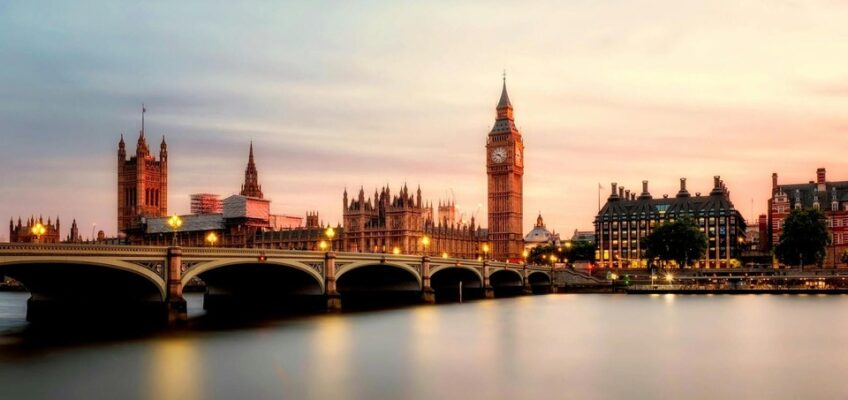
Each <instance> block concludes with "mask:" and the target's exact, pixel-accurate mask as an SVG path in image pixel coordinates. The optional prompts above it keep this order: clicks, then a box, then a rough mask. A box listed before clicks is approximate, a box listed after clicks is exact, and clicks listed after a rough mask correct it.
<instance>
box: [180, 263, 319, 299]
mask: <svg viewBox="0 0 848 400" xmlns="http://www.w3.org/2000/svg"><path fill="white" fill-rule="evenodd" d="M254 264H258V265H267V266H270V267H283V268H291V269H295V270H298V271H301V272H304V273H306V274H308V275H309V276H311V277H312V278H314V279H315V283H316V284H317V285H318V286H319V287H320V288H321V293H323V292H324V275H323V274H321V273H319V272H318V271H317V270H316V269H315V268H313V267H311V266H309V265H306V264H304V263H302V262H298V261H292V260H273V259H271V260H266V261H264V262H261V263H259V262H258V261H257V260H256V259H255V258H246V259H236V260H233V259H224V260H215V261H207V262H202V263H199V264H197V265H194V266H192V267H191V268H189V269H187V270H186V271H185V272H184V273H183V276H182V284H183V286H185V285H187V284H188V283H189V282H191V280H192V279H193V278H195V277H200V275H201V274H204V273H206V272H209V271H212V270H215V269H219V268H228V267H235V266H239V265H254ZM201 279H202V278H201Z"/></svg>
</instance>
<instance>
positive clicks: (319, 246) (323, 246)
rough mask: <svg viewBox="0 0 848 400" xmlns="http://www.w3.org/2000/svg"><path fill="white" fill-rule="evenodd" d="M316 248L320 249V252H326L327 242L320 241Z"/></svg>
mask: <svg viewBox="0 0 848 400" xmlns="http://www.w3.org/2000/svg"><path fill="white" fill-rule="evenodd" d="M318 248H319V249H321V251H326V250H327V242H326V241H324V240H322V241H321V242H320V243H318Z"/></svg>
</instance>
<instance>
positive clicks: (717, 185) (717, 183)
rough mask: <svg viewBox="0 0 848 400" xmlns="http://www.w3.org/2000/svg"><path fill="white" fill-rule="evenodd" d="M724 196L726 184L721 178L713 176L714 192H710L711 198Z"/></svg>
mask: <svg viewBox="0 0 848 400" xmlns="http://www.w3.org/2000/svg"><path fill="white" fill-rule="evenodd" d="M723 194H724V183H723V182H722V181H721V176H719V175H714V176H713V190H712V191H710V196H721V195H723Z"/></svg>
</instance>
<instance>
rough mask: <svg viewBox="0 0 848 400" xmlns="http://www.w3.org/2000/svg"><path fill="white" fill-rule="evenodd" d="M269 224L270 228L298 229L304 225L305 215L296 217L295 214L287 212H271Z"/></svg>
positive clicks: (276, 229) (277, 229)
mask: <svg viewBox="0 0 848 400" xmlns="http://www.w3.org/2000/svg"><path fill="white" fill-rule="evenodd" d="M268 224H269V228H271V229H272V230H275V231H279V230H285V229H297V228H300V227H301V226H303V217H296V216H294V215H286V214H279V215H275V214H271V216H270V220H269V221H268Z"/></svg>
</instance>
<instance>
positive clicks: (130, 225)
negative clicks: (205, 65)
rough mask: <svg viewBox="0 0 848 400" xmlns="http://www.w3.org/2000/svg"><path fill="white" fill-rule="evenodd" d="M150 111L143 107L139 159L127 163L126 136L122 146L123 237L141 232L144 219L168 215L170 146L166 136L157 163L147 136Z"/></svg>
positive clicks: (120, 197) (120, 208) (120, 214)
mask: <svg viewBox="0 0 848 400" xmlns="http://www.w3.org/2000/svg"><path fill="white" fill-rule="evenodd" d="M146 111H147V110H145V109H144V107H142V111H141V131H140V132H139V135H138V142H137V144H136V149H135V156H133V157H130V158H129V159H127V150H126V144H125V143H124V135H123V134H122V135H121V141H120V142H118V232H120V233H123V234H126V233H127V232H128V231H132V230H134V229H138V228H139V227H140V224H141V222H142V219H143V218H148V217H164V216H166V215H168V145H167V144H165V136H162V143H161V144H160V146H159V160H158V161H157V160H156V158H155V157H154V156H153V154H151V152H150V149H149V148H148V147H147V139H146V138H145V136H144V113H145V112H146Z"/></svg>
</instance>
